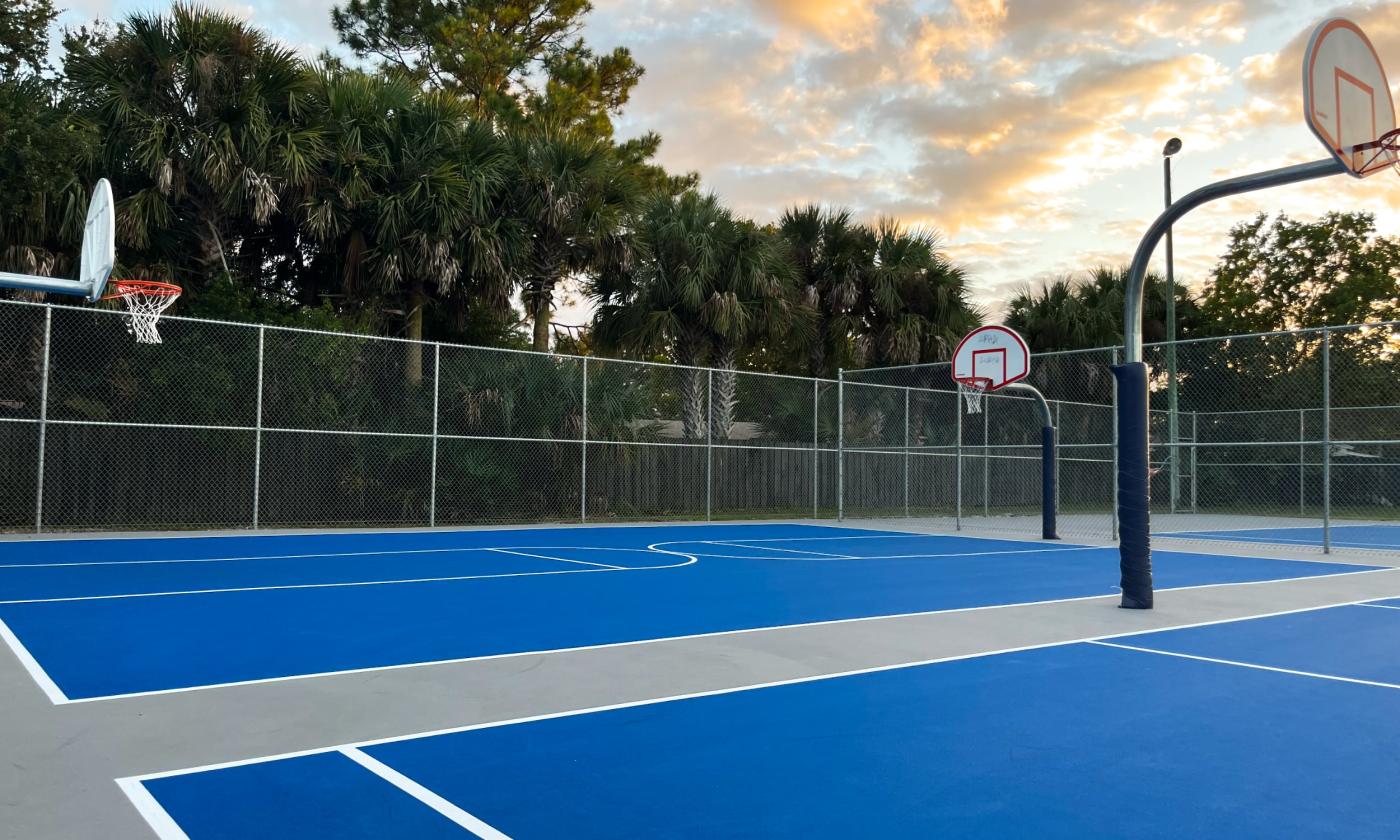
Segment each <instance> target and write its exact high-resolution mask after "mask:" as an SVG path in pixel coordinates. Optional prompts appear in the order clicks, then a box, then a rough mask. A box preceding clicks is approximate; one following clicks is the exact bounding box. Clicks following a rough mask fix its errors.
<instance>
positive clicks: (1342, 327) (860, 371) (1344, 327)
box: [0, 299, 1400, 405]
mask: <svg viewBox="0 0 1400 840" xmlns="http://www.w3.org/2000/svg"><path fill="white" fill-rule="evenodd" d="M0 304H3V305H5V306H16V307H32V308H47V309H49V310H53V309H61V310H67V311H72V312H85V313H89V314H94V315H98V316H100V317H105V316H114V317H126V312H124V311H122V310H116V309H102V308H99V307H84V306H76V305H73V304H62V303H47V302H36V301H26V300H8V299H7V300H0ZM162 320H165V321H181V322H186V323H195V324H214V325H218V326H227V327H239V328H242V329H247V330H274V331H278V332H289V333H303V334H307V335H322V336H329V337H335V338H355V339H362V340H366V341H389V342H398V343H401V344H418V345H421V346H423V347H432V346H434V345H436V346H439V347H450V348H455V349H462V350H485V351H489V352H493V353H519V354H529V355H535V356H545V357H548V358H553V359H576V360H579V361H583V360H590V361H594V362H621V363H627V364H634V365H645V366H648V367H659V368H674V369H677V370H699V371H719V372H724V373H737V374H743V375H746V376H766V377H771V378H775V379H792V380H797V381H801V382H812V381H814V380H815V381H817V382H825V383H830V384H836V383H837V381H838V380H836V379H827V378H823V377H810V376H798V375H795V374H790V373H772V372H769V371H757V370H737V369H736V370H729V369H727V368H715V367H705V366H687V365H678V364H674V363H671V362H655V361H650V360H641V359H619V358H614V357H610V356H579V355H575V354H570V353H557V352H554V351H548V350H528V349H522V348H515V347H487V346H484V345H479V344H459V343H456V342H446V341H415V340H414V339H409V338H400V337H398V336H388V335H369V334H366V333H349V332H340V331H337V330H318V329H312V328H310V327H289V326H283V325H276V324H259V323H253V322H248V321H227V320H222V319H217V318H192V317H189V316H185V315H167V316H165V317H164V318H163V319H162ZM1386 328H1388V329H1400V321H1373V322H1368V323H1361V324H1338V325H1332V326H1325V327H1306V328H1300V329H1296V330H1275V331H1272V332H1257V333H1240V334H1238V335H1221V336H1206V337H1201V338H1184V339H1177V340H1176V341H1172V342H1162V341H1159V342H1153V343H1151V344H1145V345H1143V346H1144V348H1162V347H1172V346H1180V345H1183V344H1201V343H1211V342H1215V343H1219V342H1224V341H1230V340H1234V339H1247V338H1266V337H1271V336H1301V335H1308V334H1313V333H1320V334H1325V333H1333V332H1346V331H1354V330H1365V329H1386ZM1116 349H1117V348H1114V347H1091V348H1083V349H1078V350H1054V351H1050V352H1046V353H1038V354H1036V355H1037V356H1038V357H1042V358H1043V357H1059V356H1073V355H1082V354H1085V353H1112V352H1114V351H1115V350H1116ZM948 364H950V362H946V361H944V362H922V363H918V364H910V365H895V366H891V367H879V368H856V369H852V370H845V371H842V378H845V379H848V380H849V379H850V378H851V377H855V378H861V377H865V376H869V375H874V374H879V373H882V372H884V371H891V370H910V369H914V368H931V369H932V368H936V367H939V366H943V365H948ZM854 384H861V385H875V384H883V383H867V382H860V383H854ZM892 387H901V386H892ZM930 390H931V389H930ZM1060 402H1065V401H1060ZM1085 405H1096V403H1085Z"/></svg>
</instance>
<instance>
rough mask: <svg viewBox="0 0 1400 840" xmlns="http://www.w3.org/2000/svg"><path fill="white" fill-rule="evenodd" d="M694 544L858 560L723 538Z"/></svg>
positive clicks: (844, 555)
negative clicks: (745, 543)
mask: <svg viewBox="0 0 1400 840" xmlns="http://www.w3.org/2000/svg"><path fill="white" fill-rule="evenodd" d="M696 544H697V545H727V546H729V547H730V548H752V549H753V550H754V551H760V550H762V551H782V552H785V553H788V554H815V555H817V556H818V557H829V558H831V559H833V560H859V559H860V558H859V557H856V556H855V555H853V554H832V553H830V552H827V551H809V550H807V549H802V548H778V547H776V546H763V547H761V548H760V547H759V546H756V545H744V544H743V543H740V542H726V541H725V540H697V541H696ZM700 556H701V557H713V556H715V555H711V554H702V555H700ZM723 556H725V557H732V556H734V555H729V554H726V555H723ZM755 559H759V558H755ZM809 559H810V558H809Z"/></svg>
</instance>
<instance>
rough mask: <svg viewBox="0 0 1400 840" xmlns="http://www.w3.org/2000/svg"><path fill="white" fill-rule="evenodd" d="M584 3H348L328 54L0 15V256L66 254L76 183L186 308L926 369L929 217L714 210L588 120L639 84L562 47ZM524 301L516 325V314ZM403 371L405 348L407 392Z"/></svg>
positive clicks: (26, 0)
mask: <svg viewBox="0 0 1400 840" xmlns="http://www.w3.org/2000/svg"><path fill="white" fill-rule="evenodd" d="M589 10H590V6H589V4H588V3H587V2H584V0H530V2H525V3H521V2H517V0H511V2H506V0H414V1H413V2H401V0H351V1H350V2H348V3H347V4H345V5H344V6H340V7H337V8H336V9H335V10H334V12H333V23H334V25H335V28H336V31H337V32H338V34H339V36H340V38H341V42H342V46H343V47H344V50H343V51H342V52H348V53H350V54H353V55H354V56H355V58H356V59H357V60H358V64H357V65H356V66H351V65H350V64H348V63H347V62H346V61H344V60H342V59H339V58H337V57H335V56H334V55H332V54H330V53H329V52H328V53H325V54H323V55H322V57H321V58H320V59H319V60H317V61H315V62H308V61H305V60H303V59H301V58H300V57H298V56H297V55H296V54H295V53H294V52H292V51H291V50H289V49H287V48H286V47H284V46H282V45H280V44H279V43H277V42H276V41H275V40H274V39H272V38H270V37H269V36H268V35H266V34H265V33H263V32H261V31H259V30H258V29H257V28H256V27H253V26H251V25H249V24H247V23H245V22H242V21H240V20H238V19H236V18H233V17H231V16H228V15H225V14H223V13H220V12H216V11H212V10H209V9H206V8H203V7H198V6H188V5H176V6H173V7H172V8H171V9H169V10H168V11H165V12H159V13H148V14H134V15H131V16H129V17H127V18H125V19H123V20H121V21H118V22H116V23H114V24H101V23H99V24H97V25H94V26H93V27H91V28H87V29H83V30H79V31H69V32H66V33H64V38H63V55H62V56H61V62H57V68H61V69H57V68H56V67H55V66H53V65H51V64H50V61H49V56H48V55H47V43H48V37H49V35H48V32H49V30H50V28H51V27H52V25H53V20H54V17H55V10H54V7H53V5H52V2H51V0H19V2H18V3H16V4H11V5H10V6H8V7H7V9H5V10H3V11H0V37H3V39H4V45H3V47H0V114H4V115H5V117H6V119H4V120H3V121H0V125H3V129H0V130H2V131H3V136H0V149H3V151H2V152H0V155H3V156H0V188H3V189H4V190H5V192H6V195H7V197H8V198H9V200H8V201H7V203H6V205H5V207H4V208H3V210H0V267H3V268H7V269H10V270H16V271H23V272H30V273H42V274H62V273H65V272H70V271H71V269H72V265H71V262H72V257H73V254H74V252H75V250H76V245H77V243H78V242H79V241H80V238H81V221H82V213H83V208H84V207H85V205H86V201H87V197H88V192H89V190H90V189H91V185H92V184H93V183H94V182H95V181H96V179H97V178H99V177H107V178H109V179H111V180H112V182H113V185H114V188H115V191H116V194H117V196H118V249H119V255H118V260H119V271H120V272H121V273H122V274H123V275H125V276H130V277H149V278H154V279H171V280H174V281H175V282H178V283H179V284H180V285H181V286H183V287H184V288H185V296H184V298H183V300H182V302H181V304H180V306H181V310H180V311H181V312H183V313H185V314H201V315H213V316H218V317H222V318H232V319H236V320H257V321H264V322H273V323H277V322H291V323H305V322H311V323H315V324H318V325H322V326H334V327H337V328H342V329H349V330H352V331H369V332H378V333H384V334H392V335H402V336H406V337H409V338H433V339H441V340H453V341H464V342H469V343H484V344H496V345H526V344H528V345H529V346H532V347H533V348H534V349H537V350H542V349H548V348H549V347H550V346H551V344H552V330H551V318H552V314H553V311H554V309H555V308H556V307H557V305H558V303H559V296H560V294H561V292H562V291H564V290H565V289H570V290H579V291H581V292H582V293H585V294H589V295H591V296H592V297H593V298H594V299H595V300H596V301H597V303H598V307H599V310H598V311H599V316H598V319H597V323H596V324H595V325H594V327H593V329H592V330H590V332H593V333H596V335H589V336H587V337H586V338H585V339H584V340H583V341H582V342H579V341H578V340H571V341H570V342H569V346H570V348H571V349H585V350H591V351H597V352H604V353H611V354H644V355H646V356H648V357H659V358H667V359H671V360H674V361H678V362H684V363H687V364H709V365H716V366H718V367H721V368H725V369H730V370H732V369H735V368H737V367H738V366H740V365H741V364H742V365H751V366H757V367H761V368H765V369H771V370H784V371H791V372H801V373H821V374H831V373H834V371H835V369H836V368H837V367H839V366H843V365H844V366H856V365H864V364H886V363H898V362H914V361H928V360H933V359H937V358H941V357H944V356H945V355H946V353H947V350H948V347H949V342H950V341H952V340H953V339H955V338H956V336H957V335H958V334H960V333H961V332H962V331H964V330H965V328H966V327H968V326H969V325H972V324H976V323H978V322H979V320H980V314H979V312H978V311H977V309H976V308H975V307H974V306H973V305H972V304H971V303H970V302H969V299H968V291H967V287H966V282H965V276H964V274H963V272H962V271H961V270H960V269H959V268H957V266H955V265H954V264H953V263H952V262H951V261H950V259H949V258H948V256H947V254H946V253H945V252H944V250H943V247H942V244H941V241H940V240H939V238H938V237H937V236H936V235H935V234H933V233H931V232H925V231H917V230H907V229H904V228H902V227H901V226H900V225H898V224H896V223H894V222H880V223H878V224H877V225H874V226H867V225H861V224H857V223H856V222H854V221H853V220H852V218H851V216H850V214H849V213H847V212H844V211H839V210H837V211H828V210H824V209H821V208H817V207H811V208H800V209H794V210H792V211H790V212H789V213H788V214H786V215H785V216H784V218H783V219H782V221H781V222H780V223H779V224H776V225H767V226H764V225H759V224H757V223H755V222H753V221H752V220H748V219H743V218H739V217H737V216H736V215H735V214H734V213H733V212H732V211H731V210H729V209H728V208H725V207H723V206H722V205H721V204H720V203H719V201H718V200H717V199H716V198H715V197H714V196H711V195H706V194H703V193H702V192H700V191H699V189H698V179H697V177H696V176H695V175H693V174H688V173H683V174H674V173H668V172H666V171H665V170H664V169H662V168H661V167H660V166H658V165H657V164H656V163H655V161H654V158H655V154H656V152H657V149H658V148H659V145H660V142H661V140H660V137H658V136H657V135H655V134H645V135H642V136H641V137H638V138H634V139H631V140H627V141H619V140H618V139H617V138H615V137H614V135H613V126H612V121H613V118H614V117H616V116H617V115H618V114H619V113H620V112H621V110H622V108H623V107H624V106H625V105H626V103H627V100H628V97H629V94H630V91H631V90H632V88H633V87H634V86H635V85H636V84H637V82H638V80H639V79H640V78H641V75H642V72H643V70H642V68H641V67H640V66H638V65H637V64H636V63H635V62H634V61H633V59H632V58H631V56H630V54H629V53H628V52H627V51H626V50H625V49H617V50H614V51H612V52H608V53H599V52H596V51H595V50H594V49H593V48H592V47H590V46H589V45H587V44H586V43H585V42H584V41H583V39H582V38H581V37H580V26H581V23H582V20H583V18H584V16H585V15H586V14H587V13H588V12H589ZM517 307H519V308H523V312H521V311H519V309H518V308H517ZM420 371H421V361H418V362H415V361H413V360H410V361H409V364H408V366H407V369H406V373H407V376H408V378H409V379H410V381H412V380H414V379H416V378H417V377H418V376H419V375H420Z"/></svg>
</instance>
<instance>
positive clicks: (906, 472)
mask: <svg viewBox="0 0 1400 840" xmlns="http://www.w3.org/2000/svg"><path fill="white" fill-rule="evenodd" d="M904 518H905V519H908V518H909V389H908V388H905V389H904Z"/></svg>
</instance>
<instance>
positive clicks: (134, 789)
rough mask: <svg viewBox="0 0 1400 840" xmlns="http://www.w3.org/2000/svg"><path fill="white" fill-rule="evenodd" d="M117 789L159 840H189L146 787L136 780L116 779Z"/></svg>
mask: <svg viewBox="0 0 1400 840" xmlns="http://www.w3.org/2000/svg"><path fill="white" fill-rule="evenodd" d="M117 787H119V788H121V789H122V793H125V794H126V798H127V799H130V800H131V804H132V805H135V806H136V810H137V812H138V813H140V814H141V816H142V817H143V818H145V820H146V824H147V825H149V826H150V827H151V830H152V831H154V832H155V833H156V837H159V838H160V840H190V836H189V835H188V834H186V833H185V831H184V829H182V828H180V824H179V823H177V822H175V819H174V818H173V817H171V816H170V812H168V811H166V810H165V808H164V807H162V806H161V804H160V803H159V802H157V801H156V798H155V797H154V796H152V795H151V792H150V791H149V790H146V786H145V785H143V784H141V782H140V781H138V780H136V779H117Z"/></svg>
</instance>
